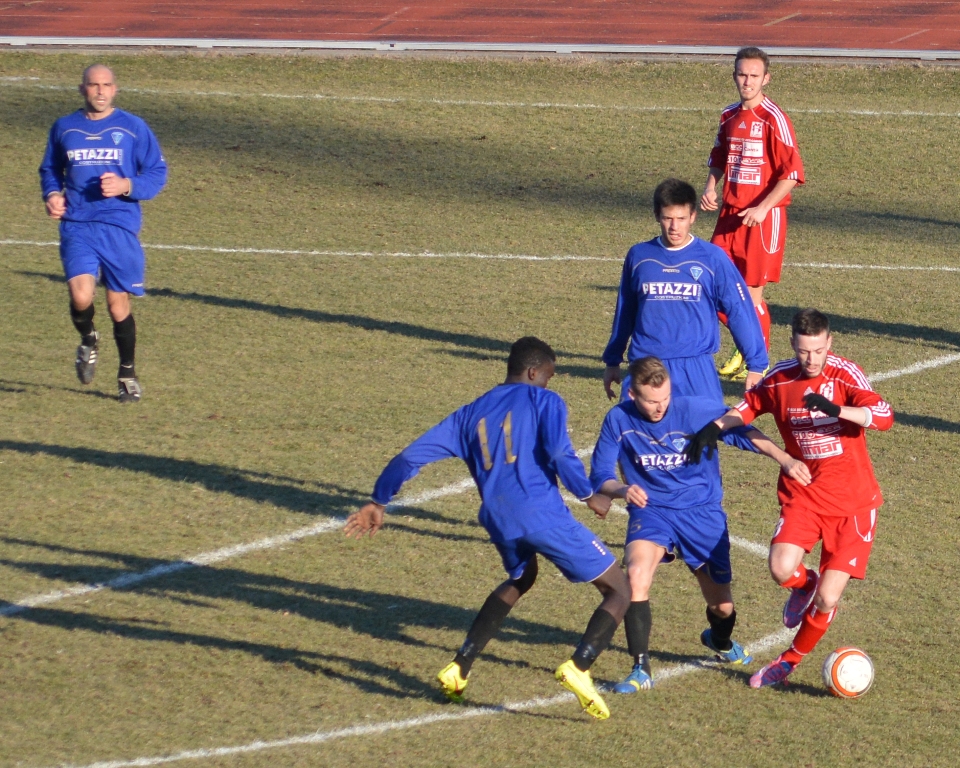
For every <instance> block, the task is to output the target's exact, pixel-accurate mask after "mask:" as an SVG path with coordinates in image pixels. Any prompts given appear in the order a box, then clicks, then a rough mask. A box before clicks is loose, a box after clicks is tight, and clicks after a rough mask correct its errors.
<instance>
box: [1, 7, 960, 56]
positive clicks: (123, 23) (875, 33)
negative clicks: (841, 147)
mask: <svg viewBox="0 0 960 768" xmlns="http://www.w3.org/2000/svg"><path fill="white" fill-rule="evenodd" d="M14 35H15V36H69V37H165V38H169V37H175V38H176V37H187V38H245V39H261V40H263V39H274V40H304V39H307V40H358V41H423V42H462V43H467V42H483V43H538V42H542V43H601V44H629V45H657V44H662V45H730V46H735V45H743V44H747V43H752V44H756V45H766V46H791V47H820V48H883V49H909V50H929V51H935V50H960V3H958V2H932V1H929V0H902V1H901V2H892V1H891V0H872V1H868V0H782V1H780V2H765V3H764V2H757V1H756V0H754V2H753V3H744V2H742V1H741V2H737V3H734V2H722V1H720V2H709V1H708V0H674V1H673V2H652V1H650V0H488V1H487V2H481V1H480V0H432V1H427V0H337V1H334V0H274V1H273V2H268V1H267V0H232V1H231V2H215V1H213V0H198V2H191V3H185V2H156V3H152V2H143V1H142V0H140V1H138V0H122V1H121V0H96V1H94V0H18V1H17V2H9V1H7V2H4V0H0V36H14Z"/></svg>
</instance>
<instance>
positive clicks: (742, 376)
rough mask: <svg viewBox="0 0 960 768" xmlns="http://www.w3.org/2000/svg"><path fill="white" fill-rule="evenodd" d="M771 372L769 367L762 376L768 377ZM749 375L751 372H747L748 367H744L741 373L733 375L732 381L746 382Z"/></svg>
mask: <svg viewBox="0 0 960 768" xmlns="http://www.w3.org/2000/svg"><path fill="white" fill-rule="evenodd" d="M769 370H770V366H769V365H768V366H767V367H766V368H764V369H763V373H762V374H761V375H762V376H766V375H767V371H769ZM748 373H750V371H748V370H747V366H743V368H741V369H740V370H739V371H737V372H736V373H735V374H733V376H731V377H730V381H746V380H747V374H748Z"/></svg>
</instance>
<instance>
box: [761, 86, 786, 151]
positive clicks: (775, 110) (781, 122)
mask: <svg viewBox="0 0 960 768" xmlns="http://www.w3.org/2000/svg"><path fill="white" fill-rule="evenodd" d="M763 106H764V107H765V108H766V109H767V111H768V112H769V113H770V114H771V115H772V116H773V119H774V120H775V121H776V123H777V127H778V128H779V131H778V132H779V134H780V140H781V141H782V142H783V143H784V144H786V145H787V146H788V147H792V146H793V145H794V144H793V132H792V131H791V130H790V124H789V123H788V122H787V118H786V116H785V115H784V114H783V112H782V111H781V110H780V107H778V106H777V105H776V104H774V103H773V102H772V101H770V99H768V98H765V99H764V100H763Z"/></svg>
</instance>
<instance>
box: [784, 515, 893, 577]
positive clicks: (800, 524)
mask: <svg viewBox="0 0 960 768" xmlns="http://www.w3.org/2000/svg"><path fill="white" fill-rule="evenodd" d="M876 532H877V510H875V509H871V510H870V511H869V512H861V513H860V514H857V515H851V516H850V517H836V516H834V515H821V514H819V513H817V512H813V511H811V510H809V509H804V508H802V507H783V508H782V509H781V510H780V520H779V521H778V522H777V529H776V530H775V531H774V532H773V539H772V540H771V542H770V543H771V544H796V545H797V546H798V547H803V549H804V551H805V552H809V551H810V550H811V549H813V546H814V545H815V544H816V543H817V542H818V541H822V542H823V549H822V550H821V552H820V572H821V573H823V572H824V571H826V570H828V569H829V570H831V571H842V572H843V573H849V574H850V576H852V577H853V578H854V579H862V578H863V577H864V576H866V574H867V561H868V560H869V559H870V550H871V549H872V548H873V539H874V536H875V535H876Z"/></svg>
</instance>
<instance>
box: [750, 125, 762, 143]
mask: <svg viewBox="0 0 960 768" xmlns="http://www.w3.org/2000/svg"><path fill="white" fill-rule="evenodd" d="M750 136H751V137H752V138H754V139H759V138H760V137H762V136H763V123H756V122H754V123H750Z"/></svg>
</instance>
